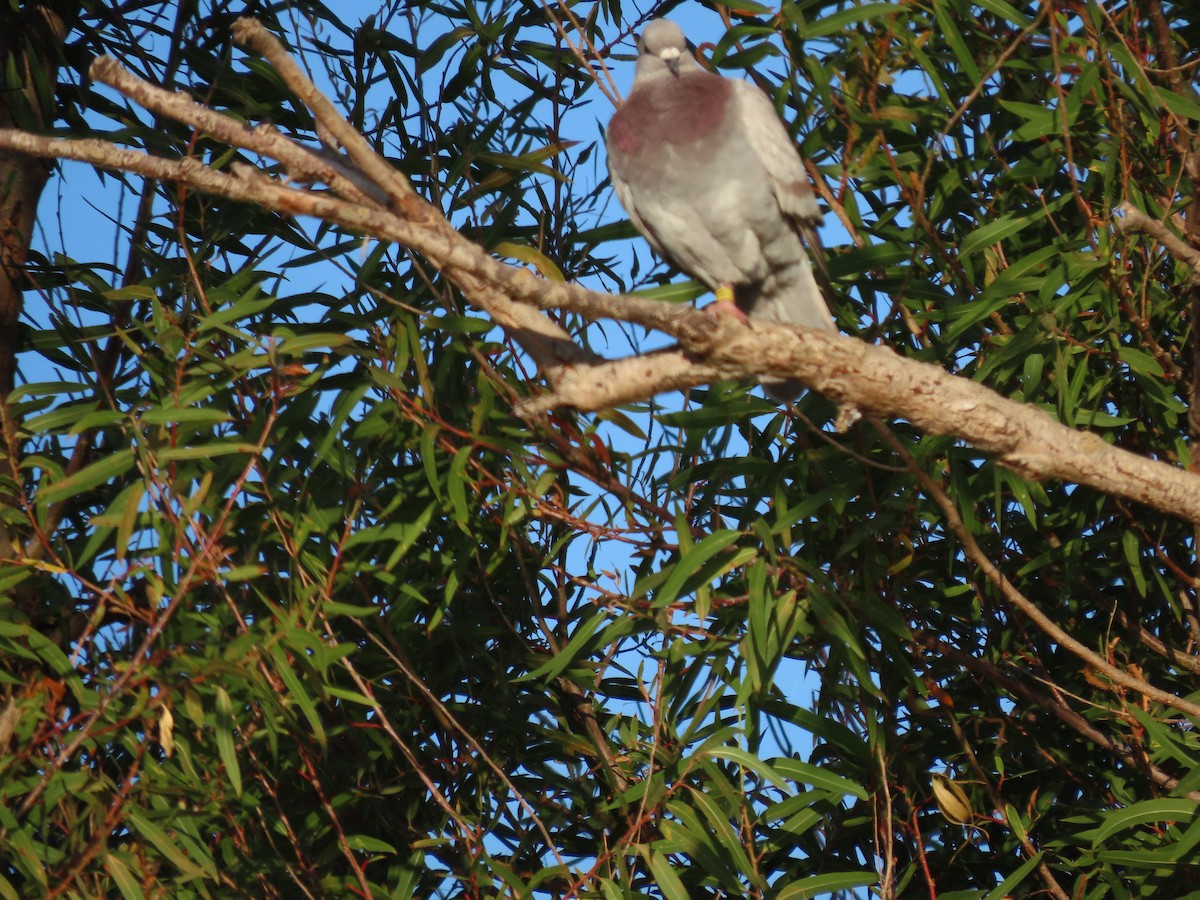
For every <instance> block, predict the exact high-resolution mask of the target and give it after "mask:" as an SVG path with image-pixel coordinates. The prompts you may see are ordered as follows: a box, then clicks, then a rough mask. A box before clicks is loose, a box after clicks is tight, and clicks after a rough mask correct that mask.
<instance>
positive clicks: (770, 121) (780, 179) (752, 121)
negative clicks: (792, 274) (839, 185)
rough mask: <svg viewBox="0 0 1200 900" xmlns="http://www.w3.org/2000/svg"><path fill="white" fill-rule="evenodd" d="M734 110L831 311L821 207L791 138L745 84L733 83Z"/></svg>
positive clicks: (761, 95) (769, 104)
mask: <svg viewBox="0 0 1200 900" xmlns="http://www.w3.org/2000/svg"><path fill="white" fill-rule="evenodd" d="M734 84H735V85H736V91H737V109H738V115H739V117H740V125H741V127H742V130H743V131H744V133H745V136H746V143H747V144H748V145H749V146H750V149H751V150H753V151H754V155H755V156H757V157H758V160H759V162H760V163H762V166H763V168H764V169H765V170H766V173H767V177H768V178H769V179H770V181H771V193H772V194H774V196H775V201H776V202H777V203H778V204H779V208H780V210H781V211H782V212H783V214H784V215H785V216H787V217H788V219H789V220H791V221H792V223H793V224H794V225H795V226H796V230H797V231H798V232H799V234H800V237H801V239H802V240H803V241H804V243H805V245H806V246H807V247H808V256H809V259H810V260H811V261H812V264H813V270H814V274H815V275H816V278H817V283H818V284H819V285H820V287H821V293H822V294H823V295H824V297H825V303H826V304H827V305H828V306H829V309H830V312H833V311H834V309H835V307H834V293H833V280H832V279H831V278H830V277H829V266H828V263H827V262H826V259H825V248H824V246H823V245H822V244H821V239H820V238H819V237H818V236H817V230H816V229H817V226H818V225H820V224H821V220H822V216H821V207H820V205H819V204H818V203H817V196H816V194H815V192H814V191H813V187H812V183H811V182H810V181H809V180H808V173H807V172H806V171H805V170H804V163H803V162H802V161H801V159H800V153H799V151H797V149H796V144H795V143H794V142H793V141H792V136H791V135H790V134H788V132H787V128H786V127H785V126H784V124H783V120H781V119H780V118H779V113H778V112H776V111H775V104H774V103H772V102H771V98H769V97H768V96H767V95H766V94H764V93H763V92H762V91H760V90H759V89H758V88H757V87H755V86H754V85H753V84H750V83H749V82H748V81H735V82H734Z"/></svg>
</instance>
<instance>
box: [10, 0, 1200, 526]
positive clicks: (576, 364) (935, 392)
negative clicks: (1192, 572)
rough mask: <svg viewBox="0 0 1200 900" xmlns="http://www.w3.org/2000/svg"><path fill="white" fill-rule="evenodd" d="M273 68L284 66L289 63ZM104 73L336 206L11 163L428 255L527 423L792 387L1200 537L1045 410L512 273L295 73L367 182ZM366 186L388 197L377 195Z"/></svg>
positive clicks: (911, 370) (309, 196)
mask: <svg viewBox="0 0 1200 900" xmlns="http://www.w3.org/2000/svg"><path fill="white" fill-rule="evenodd" d="M237 34H238V35H239V38H246V39H248V40H250V43H251V44H252V45H253V46H254V47H255V48H258V49H263V47H264V46H268V45H270V42H272V41H274V40H275V39H274V38H273V37H272V36H270V35H265V32H262V30H261V28H259V27H257V26H256V25H255V27H252V26H251V25H250V24H248V23H246V22H245V21H243V22H241V23H239V25H238V31H237ZM264 35H265V37H264ZM264 52H265V51H264ZM280 52H282V50H281V49H280ZM269 56H270V58H271V59H272V60H273V61H276V62H277V61H278V55H277V54H276V52H275V50H271V51H270V53H269ZM93 72H94V74H95V75H96V77H97V78H102V79H104V80H106V81H107V82H108V83H109V84H111V85H112V86H114V87H116V88H117V89H118V90H120V91H122V92H123V93H126V94H127V95H128V96H130V97H131V98H133V99H135V100H137V101H138V102H140V103H144V104H147V105H149V106H150V107H151V108H152V109H153V110H154V111H156V112H158V113H160V114H162V115H167V116H171V117H174V118H177V119H179V120H180V121H183V122H186V123H188V124H191V125H193V126H195V127H196V128H198V129H201V130H203V131H205V132H206V133H208V134H210V135H213V136H214V137H216V138H217V139H219V140H222V141H225V142H227V143H229V144H230V145H232V146H236V147H241V148H243V149H246V150H249V151H251V152H254V153H256V154H260V155H262V156H267V157H270V158H273V159H275V160H278V161H279V162H280V163H282V164H283V165H284V167H285V169H286V170H287V172H288V175H289V177H290V178H291V179H293V180H304V181H320V182H323V183H325V184H327V185H329V187H330V188H331V189H332V190H331V191H318V190H311V189H300V188H297V187H294V186H291V185H289V184H285V183H283V182H281V181H278V180H274V179H272V178H269V177H267V176H266V175H264V174H263V173H262V172H261V171H260V170H258V169H255V168H253V167H251V166H248V165H245V164H244V163H243V164H234V165H233V166H231V169H230V171H229V172H225V171H219V170H216V169H213V168H210V167H207V166H205V165H203V164H201V163H199V162H198V161H196V160H194V159H180V160H167V159H160V158H157V157H153V156H149V155H147V154H144V153H140V152H135V151H131V150H126V149H122V148H119V147H116V146H114V145H112V144H109V143H107V142H105V141H99V140H79V141H71V140H57V139H51V138H46V137H39V136H36V135H31V134H25V133H21V132H17V131H0V149H6V150H11V151H17V152H21V153H26V154H29V155H33V156H42V157H51V158H60V159H75V160H80V161H84V162H88V163H91V164H92V165H96V166H100V167H104V168H113V169H121V170H124V171H128V172H133V173H136V174H141V175H144V176H146V177H149V178H158V179H164V180H171V181H176V182H179V183H183V184H187V185H189V186H191V187H194V188H196V189H198V190H202V191H206V192H208V193H211V194H216V195H219V196H223V197H226V198H228V199H231V200H236V201H239V202H244V203H251V204H255V205H258V206H261V207H263V208H266V209H269V210H273V211H275V212H279V213H281V214H284V215H292V216H301V215H306V216H313V217H315V218H319V219H322V220H324V221H326V222H329V223H332V224H337V225H340V226H342V227H344V228H347V229H349V230H351V231H355V232H358V233H361V234H366V235H370V236H372V237H375V238H377V239H379V240H384V241H389V242H394V243H399V244H402V245H404V246H407V247H409V248H411V249H413V250H415V251H417V252H419V253H421V254H422V255H423V256H425V257H426V258H427V259H428V260H429V261H430V262H431V263H432V264H433V265H434V266H436V267H437V268H438V269H440V270H441V271H442V272H443V273H444V274H445V275H446V277H447V278H449V279H450V280H451V281H452V282H453V283H454V284H455V285H456V286H457V287H458V288H459V289H460V290H461V291H462V292H463V294H464V295H465V296H466V298H467V299H468V300H469V301H470V302H472V303H473V304H475V305H476V306H478V307H479V308H480V309H482V310H484V311H485V312H486V313H488V314H489V315H490V316H491V317H492V318H493V319H494V320H495V321H496V322H497V324H499V325H501V326H502V327H504V328H505V329H506V330H507V331H508V332H509V333H510V334H512V335H513V336H514V337H515V339H516V340H518V341H519V342H520V343H521V345H522V346H523V347H524V348H525V349H526V351H527V352H529V354H530V355H531V356H532V357H533V358H534V360H535V361H536V362H537V363H538V365H539V366H540V367H541V368H542V371H543V374H544V375H545V377H546V378H547V379H548V380H549V382H550V384H551V385H552V386H553V387H554V388H555V390H554V392H552V393H550V394H549V395H544V396H541V397H536V398H533V399H531V400H528V401H526V402H525V403H524V404H523V405H521V406H519V407H518V411H519V412H521V413H523V414H536V413H539V412H544V411H546V410H548V409H550V408H552V407H553V406H564V405H570V406H574V407H576V408H579V409H581V410H585V411H588V410H597V409H603V408H607V407H610V406H613V405H616V404H619V403H627V402H633V401H636V400H645V399H648V398H650V397H652V396H654V395H655V394H657V393H659V392H662V391H665V390H673V389H683V388H687V387H690V386H693V385H698V384H704V383H709V382H712V381H714V380H718V379H724V378H746V377H750V376H754V375H763V374H766V375H773V376H784V377H788V378H795V379H797V380H799V381H801V382H802V383H804V384H805V385H807V386H808V387H810V388H812V389H814V390H817V391H819V392H820V393H822V394H825V395H826V396H828V397H830V398H831V399H833V400H835V401H837V402H838V403H841V404H843V405H846V406H852V407H856V408H858V409H861V410H864V411H868V412H870V413H872V414H874V415H877V416H891V417H902V418H905V419H907V420H909V421H910V422H912V423H913V424H914V425H915V426H917V427H918V428H920V429H922V430H924V431H926V432H928V433H931V434H942V435H952V436H955V437H959V438H962V439H963V440H966V441H969V442H970V443H971V444H972V445H974V446H975V447H978V448H979V449H980V450H983V451H986V452H989V453H992V454H994V455H995V456H996V459H997V462H999V463H1000V464H1001V465H1004V466H1007V467H1008V468H1010V469H1013V470H1015V471H1017V472H1019V473H1020V474H1021V475H1022V476H1024V477H1026V478H1030V479H1033V480H1045V479H1050V478H1056V479H1062V480H1066V481H1074V482H1078V483H1079V484H1083V485H1087V486H1089V487H1092V488H1094V489H1096V490H1098V491H1101V492H1104V493H1107V494H1111V495H1114V496H1120V497H1126V498H1128V499H1130V500H1134V501H1136V502H1139V503H1144V504H1147V505H1149V506H1153V507H1155V508H1157V509H1159V510H1162V511H1163V512H1167V513H1169V514H1172V515H1176V516H1179V517H1180V518H1183V519H1186V520H1188V521H1191V522H1194V523H1200V478H1198V477H1196V476H1194V475H1192V474H1190V473H1187V472H1184V471H1181V470H1180V469H1178V468H1176V467H1174V466H1170V465H1167V464H1165V463H1162V462H1158V461H1156V460H1152V459H1146V458H1144V457H1140V456H1137V455H1135V454H1133V453H1129V452H1127V451H1124V450H1121V449H1119V448H1116V447H1113V446H1111V445H1109V444H1107V443H1105V442H1104V441H1103V440H1102V439H1101V438H1099V437H1097V436H1096V435H1094V434H1090V433H1087V432H1079V431H1075V430H1072V429H1070V428H1067V427H1065V426H1063V425H1061V424H1059V423H1057V422H1055V421H1054V420H1053V419H1051V418H1050V417H1049V416H1048V415H1046V414H1045V413H1044V412H1042V411H1041V410H1039V409H1037V408H1036V407H1033V406H1029V405H1026V404H1022V403H1017V402H1014V401H1012V400H1007V399H1005V398H1003V397H1001V396H999V395H998V394H996V393H995V392H993V391H991V390H988V389H987V388H985V387H983V386H982V385H979V384H976V383H975V382H972V381H969V380H967V379H963V378H957V377H954V376H952V375H950V374H948V373H947V372H945V371H944V370H942V369H940V368H938V367H936V366H933V365H929V364H926V363H921V362H916V361H913V360H909V359H904V358H901V357H900V356H898V355H897V354H896V353H895V352H893V351H892V350H891V349H889V348H886V347H873V346H869V345H867V344H864V343H863V342H861V341H858V340H856V339H853V338H849V337H843V336H840V335H833V334H828V333H825V332H817V331H803V330H798V329H794V328H789V327H787V326H781V325H769V324H763V323H759V322H754V323H751V324H750V325H748V326H747V325H742V324H740V323H738V322H735V321H726V320H724V319H720V320H718V319H715V318H714V317H712V316H711V315H709V314H707V313H705V312H702V311H698V310H695V309H691V308H682V307H679V306H676V305H673V304H667V303H662V302H659V301H654V300H645V299H640V298H635V297H617V296H613V295H608V294H602V293H597V292H594V291H590V290H587V289H585V288H583V287H580V286H578V285H574V284H559V283H553V282H549V281H545V280H541V279H538V278H535V277H532V276H531V275H530V274H529V273H528V272H527V271H526V270H524V269H520V268H517V267H513V266H509V265H506V264H504V263H502V262H501V261H499V260H497V259H495V258H493V257H492V256H490V255H489V254H488V253H487V252H486V251H485V250H484V249H483V248H482V247H480V246H478V245H476V244H474V243H472V242H471V241H469V240H467V239H466V238H464V237H463V236H462V235H460V234H459V233H458V232H457V231H455V230H454V228H453V227H452V226H451V225H450V223H449V222H448V221H447V220H446V219H445V217H444V216H443V215H442V214H441V212H440V211H439V210H438V209H436V208H435V207H434V206H432V205H431V204H429V203H427V202H426V201H424V200H423V199H422V198H420V197H418V196H417V195H415V194H413V193H411V191H410V190H406V189H405V187H404V185H405V184H407V183H406V182H403V184H402V183H401V182H402V177H401V176H399V175H397V174H396V173H395V172H394V171H393V170H392V169H391V168H390V167H389V166H387V164H386V163H385V162H384V161H383V160H382V159H379V160H378V161H377V163H369V164H366V163H362V159H363V158H364V157H363V155H362V151H363V148H364V147H365V146H366V145H365V141H364V142H363V143H362V144H361V145H359V144H358V140H361V138H359V139H357V140H356V139H355V138H354V137H352V136H350V135H348V134H346V133H344V130H345V128H346V127H348V126H345V123H344V122H343V123H341V126H339V127H334V122H333V119H336V118H337V117H336V115H335V114H333V113H332V110H333V107H332V105H327V104H328V101H327V100H325V98H323V97H322V98H321V99H320V101H318V100H315V99H313V98H314V97H315V96H319V95H316V94H314V92H315V90H316V89H315V88H312V87H311V85H309V86H308V87H304V85H306V84H307V79H305V77H304V75H303V73H301V72H300V71H299V70H298V69H297V68H295V67H291V68H290V69H289V70H288V72H287V78H288V81H289V84H291V85H292V86H293V88H294V89H297V93H299V94H300V95H301V96H302V97H304V98H306V100H309V101H311V103H312V104H314V111H315V113H316V114H319V115H320V117H321V118H322V120H326V119H328V120H329V121H326V122H325V124H326V126H328V127H329V129H330V130H331V132H333V133H334V134H335V135H336V136H337V138H338V140H339V141H340V142H341V143H342V144H343V145H345V146H346V147H347V148H348V149H349V150H350V151H351V154H352V159H354V160H355V163H356V165H357V170H355V168H354V167H353V166H350V165H349V164H348V163H345V162H341V163H337V162H331V161H330V160H328V159H325V158H324V157H322V156H321V155H320V154H319V153H316V152H315V151H313V150H310V149H308V148H304V147H302V146H300V145H298V144H296V143H294V142H292V141H290V140H288V139H287V138H285V137H284V136H283V135H281V134H279V133H278V132H277V131H275V130H274V129H273V128H270V127H261V126H260V127H258V128H250V127H247V126H246V125H245V124H244V123H241V122H238V121H237V120H234V119H232V118H229V117H226V116H222V115H220V114H219V113H216V112H214V111H212V110H210V109H207V108H206V107H203V106H201V105H200V104H197V103H195V102H194V101H192V100H191V99H190V98H187V97H184V96H182V95H179V94H173V93H171V92H168V91H163V90H162V89H160V88H156V87H155V86H153V85H150V84H147V83H146V82H143V81H140V80H139V79H137V78H135V77H134V76H133V75H131V74H129V73H128V72H124V71H123V70H121V69H120V67H119V66H118V65H117V64H116V63H115V62H114V61H112V60H111V59H107V60H105V59H102V60H97V62H96V63H95V65H94V67H93ZM380 165H382V166H384V167H385V168H386V169H387V172H386V173H382V174H381V175H380V177H379V178H368V177H367V175H366V172H365V170H366V169H370V170H371V172H380V171H381V170H380V169H379V166H380ZM347 171H351V172H356V175H355V177H348V176H347ZM397 178H400V179H401V181H397V180H396V179H397ZM364 182H365V183H366V184H368V185H370V184H372V183H373V184H374V188H373V189H364V187H363V186H362V185H363V184H364ZM380 182H382V183H380ZM382 200H386V203H384V202H382ZM1150 221H1151V222H1153V220H1150ZM1135 224H1136V225H1138V226H1142V225H1144V223H1142V222H1141V220H1139V219H1137V217H1132V218H1131V220H1130V224H1128V225H1126V226H1125V227H1129V228H1132V227H1134V225H1135ZM1155 236H1156V237H1157V236H1158V235H1157V234H1156V235H1155ZM1176 240H1177V239H1176ZM1177 249H1178V248H1177ZM1187 249H1190V248H1187ZM1192 252H1193V253H1195V251H1192ZM545 310H567V311H570V312H574V313H577V314H579V315H581V316H582V317H584V318H586V319H589V320H593V321H595V320H601V319H618V320H621V321H626V322H632V323H635V324H638V325H641V326H643V327H645V328H648V329H654V330H659V331H662V332H664V333H666V334H669V335H671V336H673V337H674V338H675V339H676V340H678V341H679V347H678V348H676V349H674V350H668V351H661V352H659V353H656V354H651V355H647V356H640V357H633V358H630V359H624V360H618V361H606V360H602V359H600V358H599V357H597V356H595V355H594V354H592V353H591V352H590V351H587V350H585V349H584V348H582V347H581V346H579V345H578V344H577V343H576V342H575V341H573V340H572V339H571V336H570V335H569V334H568V333H567V332H566V331H565V330H563V329H562V328H561V327H560V326H559V325H557V324H556V323H555V322H553V321H551V320H550V319H549V317H547V316H545V315H544V314H543V313H542V312H540V311H545Z"/></svg>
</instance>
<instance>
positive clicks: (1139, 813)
mask: <svg viewBox="0 0 1200 900" xmlns="http://www.w3.org/2000/svg"><path fill="white" fill-rule="evenodd" d="M1196 809H1197V804H1196V802H1195V801H1194V800H1179V799H1173V798H1161V799H1158V800H1142V801H1140V802H1138V803H1134V804H1131V805H1130V806H1128V807H1126V808H1125V809H1115V810H1112V811H1111V812H1108V813H1105V815H1104V817H1103V821H1102V824H1101V825H1100V827H1099V828H1098V829H1097V830H1096V833H1095V834H1094V835H1092V847H1099V846H1100V845H1101V844H1102V843H1104V842H1105V841H1106V840H1108V839H1109V838H1110V837H1112V836H1113V835H1114V834H1117V833H1118V832H1121V831H1126V830H1128V829H1130V828H1134V827H1136V826H1138V825H1145V824H1146V823H1148V822H1185V821H1188V820H1190V819H1191V818H1192V816H1194V815H1195V814H1196Z"/></svg>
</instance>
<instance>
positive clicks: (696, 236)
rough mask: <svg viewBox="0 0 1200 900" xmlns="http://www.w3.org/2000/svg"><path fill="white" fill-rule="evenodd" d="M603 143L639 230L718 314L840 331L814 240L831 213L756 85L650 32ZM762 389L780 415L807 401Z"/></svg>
mask: <svg viewBox="0 0 1200 900" xmlns="http://www.w3.org/2000/svg"><path fill="white" fill-rule="evenodd" d="M605 143H606V145H607V148H608V170H609V175H610V176H611V178H612V184H613V187H614V189H615V190H616V194H617V198H618V199H619V200H620V201H621V206H623V207H624V208H625V212H626V213H628V214H629V219H630V221H631V222H632V223H633V225H634V227H635V228H637V230H638V231H639V232H641V234H642V235H643V236H644V237H645V238H646V240H647V241H649V242H650V246H651V247H653V248H654V250H655V251H656V252H657V253H658V254H659V256H661V257H663V258H664V259H666V260H667V261H668V262H669V263H671V264H672V265H674V266H675V267H676V268H678V269H680V270H682V271H683V272H685V273H686V274H688V275H690V276H691V277H692V278H695V279H696V280H697V281H700V282H701V283H703V284H704V285H705V286H706V287H708V288H709V289H710V290H712V291H713V292H714V293H715V295H716V298H717V304H716V308H717V309H718V310H721V311H724V312H730V313H733V314H734V315H737V316H738V318H739V319H741V320H742V321H745V320H746V316H747V315H748V316H749V317H750V318H752V319H759V320H763V321H767V322H782V323H786V324H790V325H800V326H803V327H806V328H823V329H826V330H828V331H836V330H837V327H836V326H835V325H834V321H833V316H832V314H831V309H832V286H831V283H830V281H829V276H828V271H827V270H826V268H825V262H824V254H823V251H822V249H821V244H820V242H819V240H818V238H817V236H816V231H815V227H816V226H817V225H819V224H821V209H820V207H819V206H818V205H817V198H816V196H815V195H814V193H813V188H812V184H811V183H810V182H809V180H808V175H807V173H806V172H805V171H804V164H803V163H802V162H801V160H800V155H799V152H798V151H797V149H796V146H795V144H794V143H793V142H792V139H791V137H790V136H789V135H788V132H787V129H786V128H785V127H784V124H783V122H782V120H781V119H780V118H779V115H778V114H777V113H776V111H775V106H774V104H773V103H772V102H771V100H770V98H769V97H767V95H766V94H764V93H763V92H762V91H760V90H759V89H758V88H757V87H755V86H754V85H752V84H750V83H749V82H747V81H742V80H740V79H731V78H723V77H722V76H720V75H716V74H714V73H712V72H709V71H707V70H705V69H704V68H702V67H701V66H700V64H699V63H698V62H697V61H696V58H695V57H694V56H693V55H692V53H691V51H689V50H688V46H687V40H686V39H685V38H684V36H683V32H682V31H681V30H680V28H679V26H678V25H676V24H675V23H674V22H671V21H668V20H667V19H654V20H652V21H650V22H648V23H647V24H646V28H645V30H643V32H642V35H641V37H640V38H639V40H638V59H637V69H636V74H635V76H634V80H633V88H632V89H631V90H630V92H629V96H628V98H627V99H626V100H625V103H624V104H623V105H622V106H621V107H620V109H618V110H617V112H616V113H615V114H614V115H613V117H612V120H611V121H610V122H609V125H608V129H607V131H606V132H605ZM814 266H815V267H816V275H814ZM817 276H820V277H821V278H822V281H823V285H824V288H823V287H822V286H819V285H818V283H817ZM761 380H762V384H763V389H764V390H765V391H766V393H767V394H768V396H770V397H772V398H773V399H775V400H776V401H778V402H781V403H787V402H790V401H791V400H793V399H795V398H796V397H797V396H798V395H799V394H800V392H801V391H802V390H803V387H802V385H800V384H799V383H798V382H795V381H791V380H788V379H780V378H763V379H761Z"/></svg>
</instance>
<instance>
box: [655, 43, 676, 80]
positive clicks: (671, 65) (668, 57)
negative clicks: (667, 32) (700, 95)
mask: <svg viewBox="0 0 1200 900" xmlns="http://www.w3.org/2000/svg"><path fill="white" fill-rule="evenodd" d="M679 57H680V54H679V51H678V50H676V49H675V48H674V47H668V48H667V49H666V50H664V51H663V52H662V53H661V54H660V56H659V58H660V59H662V61H663V62H665V63H666V64H667V68H668V69H670V70H671V74H672V75H678V74H679Z"/></svg>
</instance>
